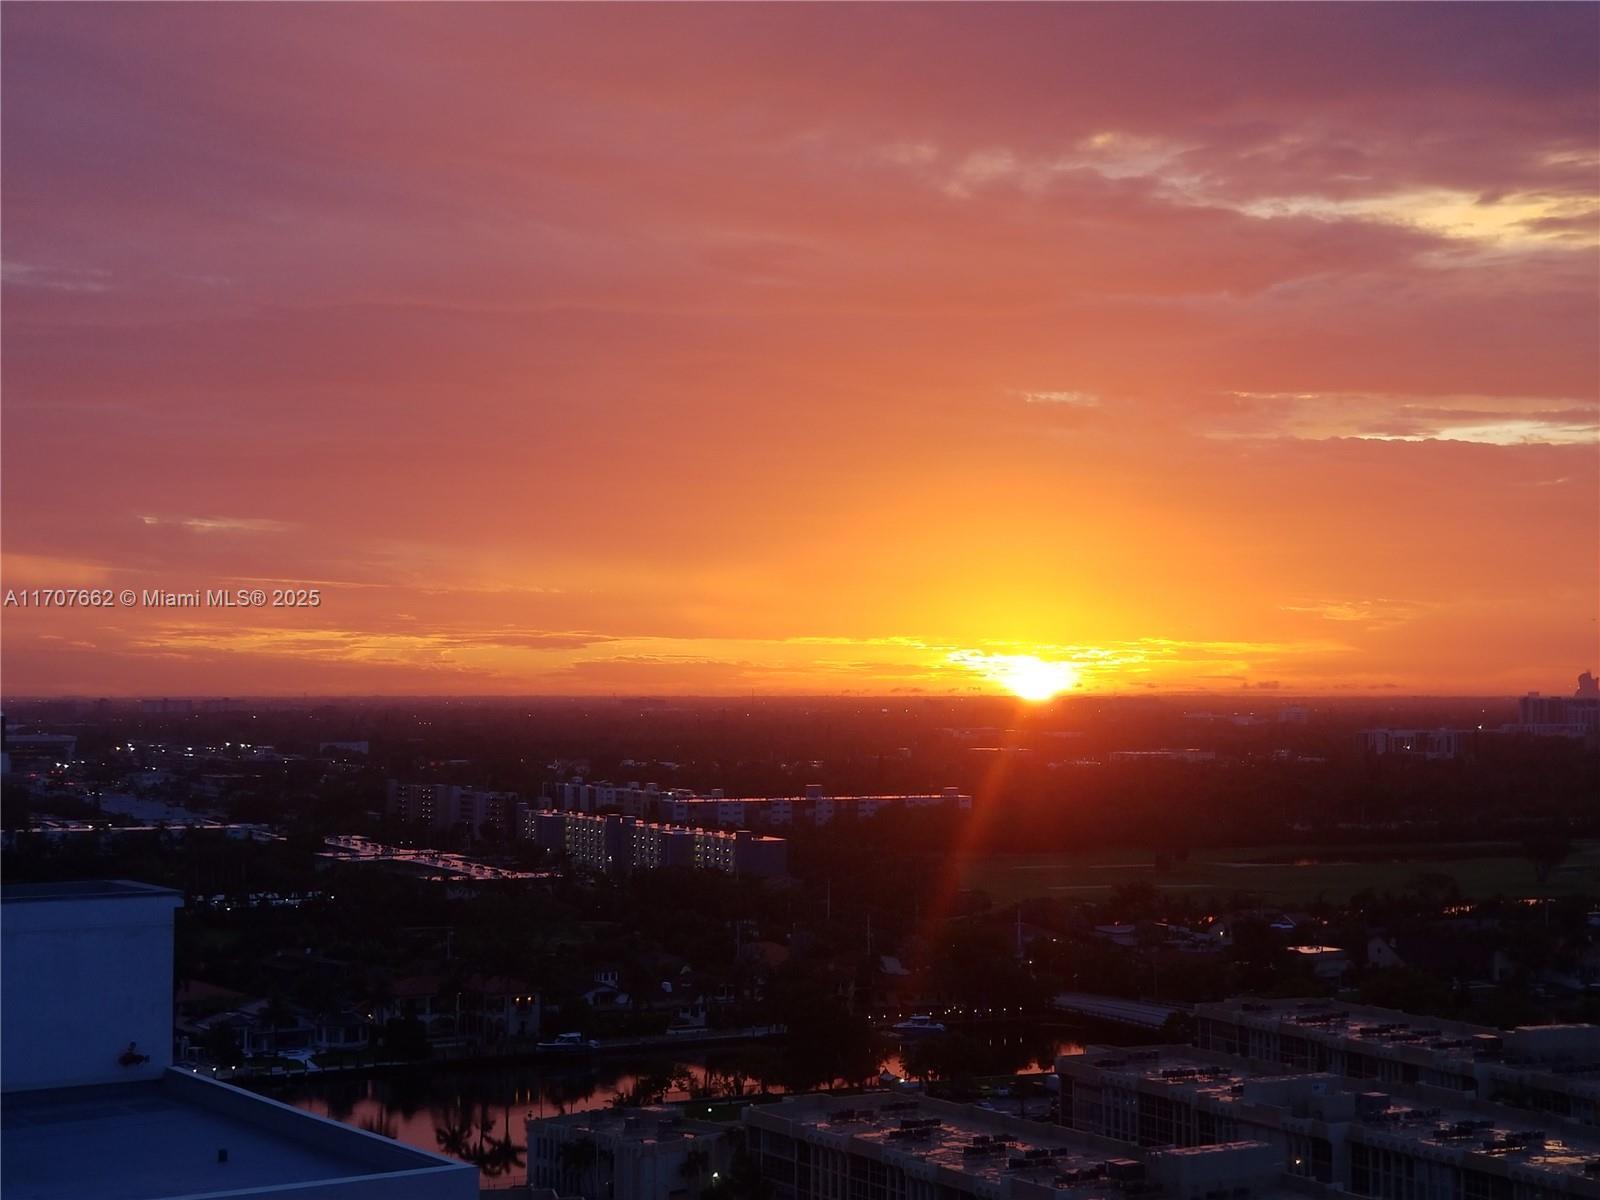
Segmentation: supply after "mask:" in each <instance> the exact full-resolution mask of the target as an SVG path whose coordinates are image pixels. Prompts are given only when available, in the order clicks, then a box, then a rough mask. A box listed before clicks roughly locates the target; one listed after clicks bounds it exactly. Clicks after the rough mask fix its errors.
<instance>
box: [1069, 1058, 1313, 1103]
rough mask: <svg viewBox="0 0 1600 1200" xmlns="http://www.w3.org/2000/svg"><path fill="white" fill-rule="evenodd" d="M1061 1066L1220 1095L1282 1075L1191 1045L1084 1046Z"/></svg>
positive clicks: (1281, 1074)
mask: <svg viewBox="0 0 1600 1200" xmlns="http://www.w3.org/2000/svg"><path fill="white" fill-rule="evenodd" d="M1057 1061H1058V1063H1059V1064H1060V1066H1062V1067H1066V1068H1068V1069H1070V1068H1071V1067H1075V1066H1076V1067H1082V1068H1090V1069H1093V1070H1095V1071H1097V1072H1104V1073H1106V1074H1108V1075H1113V1076H1116V1077H1118V1078H1122V1079H1130V1080H1131V1079H1139V1080H1147V1081H1149V1082H1151V1083H1158V1084H1162V1085H1164V1086H1167V1087H1181V1088H1186V1089H1191V1090H1194V1091H1198V1092H1205V1093H1208V1094H1214V1095H1218V1096H1223V1097H1227V1096H1231V1095H1232V1094H1233V1088H1234V1087H1235V1086H1237V1085H1241V1084H1244V1083H1246V1082H1248V1081H1249V1080H1252V1079H1282V1078H1284V1077H1285V1076H1284V1075H1283V1073H1282V1072H1278V1071H1268V1070H1253V1069H1251V1068H1250V1067H1248V1066H1245V1065H1244V1064H1243V1063H1241V1062H1240V1061H1239V1060H1237V1059H1227V1058H1224V1057H1223V1056H1221V1055H1208V1054H1207V1053H1206V1052H1205V1051H1203V1050H1196V1049H1194V1048H1193V1047H1189V1046H1140V1047H1137V1048H1130V1049H1123V1048H1120V1047H1115V1046H1085V1047H1084V1050H1083V1053H1082V1054H1066V1055H1062V1056H1061V1058H1060V1059H1059V1060H1057Z"/></svg>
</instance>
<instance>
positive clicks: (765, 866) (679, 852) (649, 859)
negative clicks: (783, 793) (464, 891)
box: [388, 779, 788, 878]
mask: <svg viewBox="0 0 1600 1200" xmlns="http://www.w3.org/2000/svg"><path fill="white" fill-rule="evenodd" d="M388 813H389V815H390V816H391V817H393V818H395V819H397V820H399V821H401V822H403V823H405V824H409V825H418V826H422V827H423V828H426V829H429V830H434V831H440V830H448V829H454V828H457V827H460V826H464V827H465V828H467V829H468V830H470V831H471V832H472V833H473V834H474V835H477V834H480V833H482V832H483V831H484V830H485V829H486V828H488V827H493V828H495V829H498V830H499V831H500V833H501V835H502V836H506V837H511V838H515V839H517V840H520V841H526V842H532V843H533V844H535V845H537V846H539V847H541V848H542V849H545V850H550V851H553V852H556V853H560V854H563V855H565V856H566V859H567V861H568V862H569V863H571V864H573V865H575V866H579V867H583V868H585V869H587V870H591V871H599V872H605V873H607V874H627V873H630V872H633V871H650V870H658V869H660V868H662V867H686V868H691V869H695V870H705V871H721V872H723V873H725V874H728V875H748V876H753V877H761V878H772V877H776V876H781V875H783V874H784V873H785V871H786V870H787V868H788V843H787V842H785V841H784V839H782V838H778V837H771V836H768V835H765V834H759V833H753V832H751V831H750V830H747V829H743V828H732V829H730V828H722V827H719V826H716V825H712V826H709V827H704V826H691V825H689V824H686V823H684V822H682V821H671V820H646V819H644V818H642V817H639V816H634V815H628V814H624V813H617V812H606V813H596V812H583V811H562V810H557V809H548V808H538V807H535V806H533V805H530V804H528V803H527V802H525V801H524V800H523V799H522V798H521V796H519V795H518V794H517V793H515V792H492V791H485V790H483V789H480V788H469V787H460V786H457V785H454V784H441V783H400V782H398V781H396V780H393V779H391V780H390V781H389V795H388Z"/></svg>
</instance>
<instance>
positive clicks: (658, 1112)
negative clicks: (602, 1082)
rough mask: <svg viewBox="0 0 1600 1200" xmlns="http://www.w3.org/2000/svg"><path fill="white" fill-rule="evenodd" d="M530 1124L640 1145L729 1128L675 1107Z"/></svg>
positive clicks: (597, 1111) (608, 1111)
mask: <svg viewBox="0 0 1600 1200" xmlns="http://www.w3.org/2000/svg"><path fill="white" fill-rule="evenodd" d="M529 1124H531V1125H544V1126H560V1127H562V1128H565V1129H569V1130H571V1131H573V1132H574V1133H578V1132H587V1133H591V1134H594V1135H596V1136H597V1137H605V1138H616V1139H620V1140H622V1141H626V1142H638V1143H640V1144H641V1145H652V1144H654V1143H656V1142H667V1141H680V1140H684V1139H693V1138H697V1137H704V1136H708V1135H715V1134H720V1133H723V1132H725V1131H726V1128H727V1127H726V1126H724V1125H717V1124H714V1123H712V1122H709V1121H697V1120H694V1119H693V1118H691V1117H687V1116H685V1115H684V1111H683V1109H682V1108H681V1107H677V1106H673V1105H651V1106H649V1107H646V1108H597V1109H591V1110H587V1111H584V1112H574V1113H566V1114H563V1115H562V1116H559V1117H544V1118H542V1119H540V1120H537V1121H530V1122H529Z"/></svg>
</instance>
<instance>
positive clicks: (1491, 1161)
mask: <svg viewBox="0 0 1600 1200" xmlns="http://www.w3.org/2000/svg"><path fill="white" fill-rule="evenodd" d="M1057 1072H1058V1076H1059V1078H1060V1081H1061V1093H1060V1102H1059V1103H1060V1116H1061V1121H1062V1123H1063V1124H1064V1125H1066V1126H1067V1127H1068V1128H1070V1129H1073V1130H1075V1131H1077V1132H1081V1133H1087V1134H1092V1135H1098V1136H1102V1137H1110V1138H1116V1139H1118V1140H1122V1141H1127V1142H1131V1143H1135V1144H1137V1145H1141V1146H1151V1147H1155V1146H1201V1145H1207V1144H1210V1143H1214V1142H1222V1143H1229V1142H1233V1141H1237V1140H1241V1139H1243V1140H1250V1141H1254V1142H1259V1143H1262V1144H1265V1145H1268V1146H1270V1147H1272V1149H1273V1151H1274V1153H1275V1154H1276V1155H1277V1156H1278V1158H1279V1159H1280V1160H1281V1162H1282V1163H1283V1168H1284V1171H1285V1173H1286V1174H1287V1175H1289V1176H1292V1177H1299V1178H1302V1179H1304V1180H1306V1181H1308V1182H1311V1183H1315V1184H1316V1185H1319V1186H1323V1187H1326V1188H1330V1189H1332V1190H1334V1191H1338V1192H1346V1193H1349V1194H1351V1195H1356V1196H1366V1197H1375V1198H1378V1200H1544V1198H1546V1197H1553V1196H1568V1195H1570V1196H1600V1136H1597V1135H1595V1134H1594V1133H1593V1131H1591V1130H1588V1129H1585V1128H1583V1127H1581V1126H1577V1125H1575V1124H1573V1123H1571V1122H1567V1121H1558V1120H1554V1119H1551V1118H1549V1117H1547V1116H1544V1115H1543V1114H1537V1113H1528V1112H1523V1111H1518V1110H1512V1109H1507V1108H1504V1107H1501V1106H1496V1105H1490V1104H1485V1103H1481V1102H1477V1101H1473V1100H1469V1099H1460V1100H1454V1101H1452V1099H1451V1094H1450V1093H1447V1092H1442V1091H1441V1090H1440V1089H1437V1088H1430V1087H1427V1086H1417V1087H1413V1088H1405V1089H1401V1090H1400V1091H1401V1092H1402V1094H1391V1092H1390V1090H1378V1089H1363V1088H1362V1086H1361V1085H1360V1083H1358V1082H1356V1081H1351V1080H1346V1079H1342V1078H1340V1077H1339V1076H1335V1075H1329V1074H1277V1073H1271V1072H1270V1068H1258V1067H1252V1066H1249V1065H1247V1064H1245V1063H1244V1062H1243V1061H1242V1060H1239V1059H1236V1058H1233V1059H1230V1058H1227V1057H1225V1056H1222V1055H1216V1054H1211V1053H1208V1052H1206V1051H1197V1050H1195V1049H1194V1048H1192V1047H1183V1046H1180V1047H1143V1048H1140V1049H1136V1050H1122V1049H1111V1048H1107V1047H1094V1048H1091V1049H1090V1050H1089V1051H1087V1052H1086V1053H1084V1054H1081V1055H1066V1056H1063V1057H1062V1058H1061V1059H1059V1060H1058V1062H1057Z"/></svg>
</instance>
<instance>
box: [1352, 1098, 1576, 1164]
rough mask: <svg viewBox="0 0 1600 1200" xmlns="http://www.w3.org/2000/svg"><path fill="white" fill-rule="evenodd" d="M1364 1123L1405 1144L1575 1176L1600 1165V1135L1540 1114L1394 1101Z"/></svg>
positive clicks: (1365, 1126)
mask: <svg viewBox="0 0 1600 1200" xmlns="http://www.w3.org/2000/svg"><path fill="white" fill-rule="evenodd" d="M1358 1124H1360V1125H1361V1126H1362V1127H1364V1128H1365V1129H1368V1130H1374V1131H1379V1132H1380V1133H1381V1134H1383V1135H1387V1136H1389V1137H1393V1138H1396V1139H1398V1140H1400V1141H1402V1142H1410V1143H1414V1144H1417V1145H1423V1146H1434V1147H1444V1148H1446V1149H1456V1150H1469V1151H1472V1152H1474V1153H1479V1154H1489V1155H1492V1156H1494V1157H1495V1158H1499V1159H1504V1160H1506V1161H1508V1162H1512V1163H1516V1164H1518V1165H1519V1166H1524V1167H1533V1168H1535V1169H1537V1170H1540V1171H1548V1172H1553V1173H1555V1174H1557V1175H1561V1176H1563V1177H1566V1178H1569V1179H1587V1180H1594V1179H1596V1178H1597V1176H1596V1173H1595V1172H1594V1171H1592V1170H1589V1164H1590V1163H1600V1136H1596V1137H1589V1136H1586V1135H1585V1134H1583V1133H1578V1132H1574V1131H1571V1130H1570V1129H1552V1128H1549V1127H1547V1126H1546V1125H1544V1124H1542V1123H1541V1122H1540V1120H1539V1116H1538V1114H1537V1113H1528V1114H1526V1115H1525V1117H1524V1116H1523V1115H1521V1114H1514V1113H1505V1112H1501V1113H1495V1114H1493V1115H1490V1114H1489V1113H1488V1112H1486V1111H1485V1110H1483V1109H1467V1108H1454V1107H1450V1108H1441V1107H1434V1106H1429V1105H1423V1104H1412V1103H1405V1102H1402V1101H1393V1102H1391V1103H1390V1104H1389V1105H1388V1107H1387V1108H1385V1109H1384V1110H1383V1111H1381V1112H1377V1113H1373V1114H1370V1115H1367V1116H1364V1117H1361V1118H1360V1119H1359V1120H1358Z"/></svg>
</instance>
